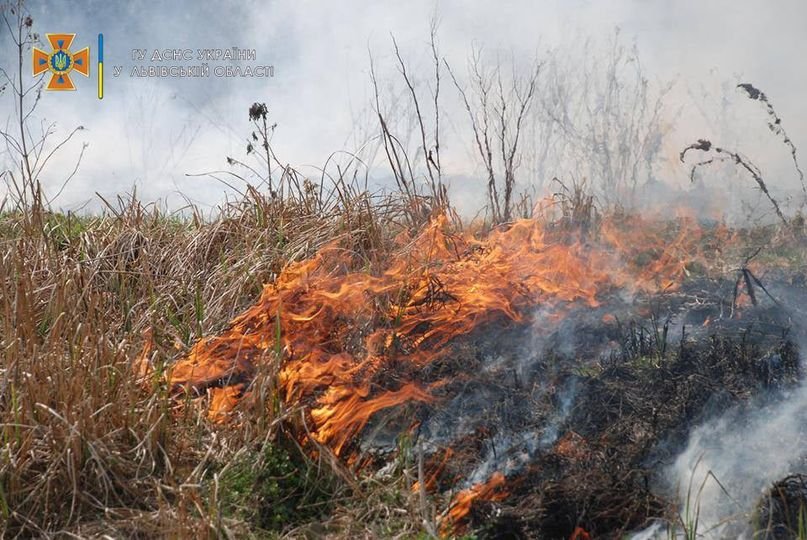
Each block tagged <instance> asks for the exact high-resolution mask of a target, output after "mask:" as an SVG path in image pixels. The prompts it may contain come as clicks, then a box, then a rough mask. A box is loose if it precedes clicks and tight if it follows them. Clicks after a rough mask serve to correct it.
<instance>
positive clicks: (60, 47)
mask: <svg viewBox="0 0 807 540" xmlns="http://www.w3.org/2000/svg"><path fill="white" fill-rule="evenodd" d="M45 36H46V37H47V38H48V41H49V42H50V46H51V49H52V52H51V53H50V54H48V53H46V52H45V51H43V50H42V49H37V48H36V47H34V53H33V63H34V76H37V75H40V74H41V73H44V72H45V71H50V72H51V77H50V82H48V85H47V86H46V87H45V88H47V89H48V90H75V89H76V87H75V85H74V84H73V81H72V80H71V79H70V73H71V72H72V71H77V72H79V73H81V74H82V75H84V76H85V77H89V76H90V48H89V47H84V48H83V49H81V50H80V51H78V52H76V53H71V52H70V45H72V44H73V38H75V37H76V34H45Z"/></svg>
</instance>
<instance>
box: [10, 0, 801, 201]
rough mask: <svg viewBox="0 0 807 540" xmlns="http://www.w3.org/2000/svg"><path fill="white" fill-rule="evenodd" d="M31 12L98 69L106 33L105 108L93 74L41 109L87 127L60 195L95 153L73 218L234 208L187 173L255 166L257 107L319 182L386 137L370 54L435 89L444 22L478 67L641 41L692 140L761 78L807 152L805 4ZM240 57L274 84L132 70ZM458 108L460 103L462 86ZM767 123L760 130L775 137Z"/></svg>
mask: <svg viewBox="0 0 807 540" xmlns="http://www.w3.org/2000/svg"><path fill="white" fill-rule="evenodd" d="M29 6H30V8H31V11H32V13H33V18H34V28H35V30H36V31H38V32H40V33H41V34H44V33H45V32H75V33H77V34H78V35H77V38H76V43H75V46H74V49H77V48H79V47H81V46H84V45H90V46H91V48H92V49H93V52H92V58H93V60H94V58H95V45H96V38H97V34H98V33H99V32H103V33H104V36H105V40H106V46H105V65H106V71H105V76H106V77H105V80H106V90H105V97H104V99H103V101H99V100H98V99H97V98H96V93H95V84H96V82H95V81H96V79H95V72H94V71H95V66H94V65H93V66H92V69H93V73H92V77H91V78H90V79H84V78H83V77H80V76H78V75H74V79H75V80H76V84H77V86H78V91H76V92H70V93H64V92H59V93H57V92H45V93H44V95H43V97H42V101H41V104H40V107H39V108H38V110H37V114H38V120H41V119H42V118H45V119H47V120H50V121H55V122H56V123H57V125H58V128H59V129H61V130H67V129H69V128H71V127H74V126H77V125H83V126H85V127H86V131H84V132H83V133H81V137H80V138H77V139H76V145H73V147H72V148H69V149H67V150H66V151H65V152H63V153H62V154H61V159H60V160H59V161H58V163H55V165H57V166H58V167H60V168H53V169H51V170H50V172H49V173H47V174H46V175H45V177H44V178H43V180H44V182H45V184H46V188H51V189H55V188H54V186H58V185H59V184H61V179H62V178H63V176H64V174H63V173H64V170H65V169H66V168H68V167H69V163H70V159H72V158H74V157H75V155H76V153H77V151H78V148H79V146H80V144H81V143H82V142H86V143H88V145H89V146H88V148H87V151H86V154H85V158H84V162H83V164H82V167H81V169H80V171H79V174H78V175H77V176H76V177H75V178H74V180H73V181H72V182H71V183H70V184H69V185H68V186H67V189H66V190H65V191H64V193H63V195H62V196H61V197H60V199H59V200H58V203H59V204H60V205H62V206H64V207H75V206H76V205H79V204H80V203H82V202H83V201H87V200H90V199H92V198H93V197H94V195H93V193H94V192H95V191H98V192H100V193H102V194H104V195H113V194H115V193H117V192H120V191H126V190H129V189H130V188H131V187H132V186H133V185H136V186H137V189H138V192H139V194H140V195H141V196H143V197H144V198H147V199H155V198H162V199H165V200H168V201H169V203H170V204H171V205H177V204H179V202H180V201H181V199H179V198H178V197H177V196H176V193H177V192H182V193H185V194H186V195H187V196H189V197H190V198H191V199H192V200H194V201H197V202H200V203H203V204H207V205H210V204H215V203H217V202H219V201H221V200H222V198H223V194H224V191H225V189H226V188H225V187H224V186H222V185H221V184H220V183H218V182H216V181H214V180H212V179H208V178H193V177H187V176H186V174H189V173H190V174H192V173H200V172H204V171H210V170H215V169H221V168H225V167H226V163H225V156H227V155H233V156H236V157H241V156H242V155H243V148H244V145H245V138H246V136H247V135H248V133H249V130H250V128H249V124H248V120H247V108H248V107H249V105H250V104H251V103H252V102H254V101H265V102H267V103H268V105H269V107H270V114H271V117H272V119H273V121H275V122H277V124H278V127H277V131H276V134H275V139H274V143H275V149H276V152H277V154H278V155H279V157H280V159H281V160H283V161H285V162H289V163H291V164H293V165H296V166H299V167H301V168H302V170H304V171H308V172H310V173H311V174H316V175H317V176H318V173H317V172H316V169H315V168H314V167H311V168H306V166H309V165H311V166H321V165H322V164H323V163H324V162H325V160H326V159H327V157H328V155H329V154H330V153H331V152H333V151H335V150H340V149H348V150H352V149H355V148H357V147H358V146H360V145H361V144H362V142H363V141H364V140H365V139H366V138H367V137H368V136H371V135H373V134H375V131H374V125H373V124H372V123H371V122H370V120H371V119H372V116H371V115H370V114H369V112H370V109H369V108H368V107H369V104H370V97H371V86H370V83H369V76H368V71H369V69H368V66H369V61H368V58H369V53H368V51H372V53H373V56H374V58H375V62H376V66H377V67H378V69H379V71H380V72H381V75H382V83H383V84H386V81H387V77H388V78H389V80H392V76H393V75H394V73H395V71H394V68H395V66H394V63H393V61H394V57H393V56H392V55H391V47H390V34H391V33H392V34H394V35H395V36H396V38H397V39H398V42H399V45H400V46H401V50H402V51H403V52H404V54H405V55H406V56H407V58H408V59H409V60H410V61H411V63H412V68H413V70H414V72H415V73H423V77H424V78H425V77H426V73H427V70H428V69H431V68H430V66H429V65H428V62H427V60H428V56H427V53H428V49H427V45H428V35H429V22H430V19H431V18H432V17H433V16H435V15H436V17H437V19H438V20H439V34H438V40H439V44H440V49H441V53H442V54H443V55H444V56H445V57H446V58H447V59H449V61H450V62H452V64H454V65H457V66H463V65H464V64H465V59H466V58H467V56H468V53H469V51H470V50H471V47H472V46H473V45H481V46H484V47H485V48H486V49H487V50H493V51H502V52H503V54H506V55H512V56H513V57H515V58H517V59H520V58H523V59H527V58H529V57H531V56H532V55H534V54H535V53H536V51H539V50H545V49H547V48H553V47H560V48H563V47H573V46H574V45H575V41H577V40H580V39H582V38H584V37H593V38H594V39H595V40H598V39H599V40H603V42H604V40H607V39H608V37H609V36H611V35H612V34H613V32H614V29H615V27H617V26H618V27H619V28H620V29H621V33H620V35H621V36H622V39H623V40H624V41H625V43H626V44H630V43H631V42H632V41H634V40H635V42H636V44H637V47H638V51H639V54H640V58H641V60H642V63H643V66H644V70H645V74H646V75H647V76H648V77H649V78H650V79H651V80H652V81H664V80H669V79H673V78H675V79H677V81H678V86H677V89H676V90H675V92H674V93H673V94H672V96H671V100H672V101H673V104H672V105H673V108H676V107H679V108H680V111H681V116H679V117H678V118H677V119H676V120H675V122H676V128H675V129H676V130H678V138H679V140H680V141H686V140H687V138H688V137H691V136H693V135H696V134H697V133H696V131H695V128H694V127H692V126H701V123H699V122H695V121H694V120H692V118H693V117H694V116H695V115H696V111H697V106H696V105H697V104H693V103H692V102H691V100H692V99H693V96H699V95H700V96H701V97H703V100H704V101H703V103H704V104H708V105H706V106H712V105H714V104H720V103H721V100H724V96H722V95H721V93H720V90H721V84H723V85H724V86H726V88H732V87H733V85H735V84H736V83H737V82H745V81H753V82H754V83H755V84H756V85H757V86H759V87H760V88H762V89H764V90H765V91H766V92H767V94H768V96H769V97H770V99H771V100H772V101H773V103H774V104H775V106H776V107H777V110H778V111H779V113H780V115H781V116H782V117H783V118H784V119H785V126H786V127H787V128H788V129H789V131H790V132H791V135H792V136H793V139H794V141H795V143H796V144H797V145H800V146H801V147H803V148H807V122H805V120H807V100H805V99H804V95H805V92H804V88H805V85H806V84H807V62H805V61H804V51H807V2H805V1H804V0H778V1H772V2H764V3H763V2H752V1H750V0H712V1H710V0H676V1H668V0H618V1H605V0H600V1H586V0H542V1H527V0H509V1H498V2H489V3H488V2H478V1H477V2H470V1H460V0H445V1H435V0H414V1H409V2H382V1H378V0H375V1H369V0H368V1H361V0H354V1H351V2H333V1H330V2H328V1H324V0H323V1H300V0H276V1H271V0H270V1H257V0H252V1H245V2H223V1H192V2H191V1H188V2H181V1H176V2H164V3H163V2H160V3H158V2H149V1H145V0H132V1H129V2H109V1H105V0H86V1H71V2H69V3H68V2H42V1H39V2H37V1H31V2H29ZM232 46H236V47H242V48H247V49H255V51H256V55H257V58H256V61H255V62H249V63H251V64H257V65H272V66H273V67H274V77H273V78H265V79H260V78H256V79H252V80H250V79H228V78H216V77H209V78H205V79H193V78H186V79H181V78H160V79H154V78H151V79H150V78H132V77H131V76H130V72H131V68H132V66H133V65H135V64H137V65H141V64H142V65H149V62H133V61H132V59H131V50H132V49H133V48H142V49H148V50H149V55H150V54H151V51H152V50H154V49H165V48H180V49H184V48H191V49H194V50H196V49H200V48H227V47H232ZM0 50H2V54H0V62H3V65H4V66H7V65H9V62H10V60H11V58H10V53H11V47H10V41H9V40H8V37H7V36H5V35H4V36H3V41H2V49H0ZM188 63H189V64H198V63H199V62H197V61H195V60H194V61H192V62H188ZM116 65H117V66H122V67H123V71H122V73H121V75H120V77H118V78H115V77H113V76H112V75H113V66H116ZM155 65H157V64H155ZM210 65H211V69H212V67H213V65H218V64H213V63H211V64H210ZM702 90H705V91H706V93H707V94H708V95H704V94H703V93H702ZM445 96H446V97H445V99H446V100H454V101H456V92H452V91H451V89H450V88H449V87H446V89H445ZM724 105H725V103H724ZM732 106H734V105H732ZM743 106H744V105H742V104H741V103H740V104H737V105H736V107H738V108H737V111H738V112H739V116H740V117H744V115H745V116H748V115H753V113H752V112H749V111H752V109H753V107H752V108H751V109H743V108H741V107H743ZM447 108H448V110H449V112H450V111H451V107H450V106H449V107H447ZM12 110H13V109H12V102H11V100H10V96H9V95H8V92H6V93H5V94H3V95H0V118H3V119H5V118H6V117H8V116H9V115H10V114H11V112H12ZM760 118H761V117H760V116H756V117H754V121H755V122H756V123H757V125H762V126H763V130H762V131H764V121H763V123H762V124H759V122H760ZM466 120H467V119H466V118H465V117H464V116H463V115H454V116H453V117H452V116H449V117H448V118H447V119H446V127H447V130H449V131H448V133H449V134H450V135H451V134H452V133H453V135H452V136H453V137H456V139H455V140H454V142H453V143H452V144H453V145H454V150H455V153H454V159H453V160H450V167H451V168H452V170H451V171H448V172H449V173H451V174H455V175H460V176H462V177H463V178H465V177H473V176H474V175H475V174H476V173H478V167H477V165H476V164H474V163H473V162H472V154H471V153H469V152H468V151H467V148H468V146H467V145H468V143H469V142H470V139H469V138H468V137H467V135H468V132H467V125H466ZM691 120H692V122H690V121H691ZM671 121H672V120H671ZM738 126H739V131H742V129H743V128H742V124H739V125H738ZM688 129H689V130H690V131H687V130H688ZM447 137H448V135H447ZM466 156H467V158H468V159H467V160H466V159H465V157H466ZM377 174H378V175H383V173H381V172H378V173H377Z"/></svg>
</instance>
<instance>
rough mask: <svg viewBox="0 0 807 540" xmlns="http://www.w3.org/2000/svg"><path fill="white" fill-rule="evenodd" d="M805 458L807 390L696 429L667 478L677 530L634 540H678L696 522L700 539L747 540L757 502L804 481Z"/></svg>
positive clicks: (804, 386)
mask: <svg viewBox="0 0 807 540" xmlns="http://www.w3.org/2000/svg"><path fill="white" fill-rule="evenodd" d="M802 364H804V361H803V360H802ZM805 457H807V383H804V382H802V383H801V384H800V385H799V386H798V387H796V388H794V389H790V390H787V391H783V392H782V393H781V394H780V395H777V396H775V397H774V398H768V399H766V400H765V401H764V402H757V403H756V404H754V403H752V404H750V405H748V406H746V407H743V408H734V409H731V410H729V411H727V412H726V413H724V414H723V415H721V416H720V417H718V418H716V419H713V420H710V421H708V422H706V423H705V424H703V425H701V426H699V427H698V428H696V429H695V430H694V431H693V432H692V433H691V434H690V437H689V442H688V444H687V446H686V448H685V450H684V451H683V452H681V454H680V455H679V456H678V457H677V458H676V460H675V462H674V463H673V465H672V466H671V467H670V469H669V471H668V474H669V477H670V481H671V482H672V483H673V485H675V486H676V489H677V496H678V511H679V521H678V523H676V524H675V525H674V526H672V527H665V526H664V525H662V524H661V523H656V524H653V525H652V526H651V527H649V528H647V529H645V530H644V531H641V532H639V533H637V534H636V535H634V537H633V538H634V540H637V539H643V540H650V539H664V538H666V539H668V538H684V537H685V529H686V528H689V529H690V531H691V530H692V529H693V528H694V525H695V523H696V522H697V533H698V537H699V538H714V539H717V538H751V537H752V534H753V531H752V530H751V523H752V521H753V518H754V512H755V509H756V505H757V504H758V503H759V501H760V499H761V497H762V496H763V494H764V493H765V492H766V491H767V489H768V488H770V487H771V485H772V484H773V483H774V482H776V481H778V480H781V479H782V478H784V477H785V476H788V475H789V474H793V473H797V472H802V473H803V472H804V470H803V465H804V459H805ZM799 467H802V468H801V469H800V468H799Z"/></svg>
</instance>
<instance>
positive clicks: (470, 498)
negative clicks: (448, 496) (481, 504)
mask: <svg viewBox="0 0 807 540" xmlns="http://www.w3.org/2000/svg"><path fill="white" fill-rule="evenodd" d="M504 483H505V478H504V475H503V474H502V473H500V472H496V473H493V475H491V477H490V478H489V479H488V480H487V482H483V483H481V484H476V485H474V486H472V487H470V488H468V489H464V490H462V491H460V492H459V493H457V494H456V495H455V496H454V499H453V500H452V501H451V505H450V506H449V510H448V514H447V515H446V516H445V518H444V519H443V520H442V521H441V522H440V532H441V534H443V535H447V534H448V533H449V532H458V531H457V527H458V526H459V525H458V524H460V523H461V522H462V521H463V520H464V519H465V517H466V516H467V515H468V513H469V512H470V511H471V505H472V504H473V502H474V501H477V500H480V501H501V500H504V499H505V497H507V492H506V491H503V490H502V489H501V488H502V486H504Z"/></svg>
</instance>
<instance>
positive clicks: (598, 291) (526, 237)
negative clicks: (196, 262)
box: [170, 216, 702, 455]
mask: <svg viewBox="0 0 807 540" xmlns="http://www.w3.org/2000/svg"><path fill="white" fill-rule="evenodd" d="M600 229H601V232H600V234H599V237H598V238H596V239H592V238H588V237H586V236H584V235H582V234H576V233H573V232H569V231H568V230H564V229H563V228H562V227H555V226H553V225H552V224H551V223H549V224H547V223H546V222H544V221H540V220H538V219H525V220H520V221H517V222H515V223H513V224H511V225H510V226H509V227H508V228H506V229H500V230H495V231H494V232H492V233H491V234H489V235H488V236H487V237H486V238H484V239H481V240H480V239H477V238H474V237H472V236H470V235H469V234H458V233H454V232H452V229H451V226H450V224H449V222H448V220H447V219H446V218H444V217H440V218H437V219H435V220H434V221H433V222H432V223H431V224H430V226H428V227H427V228H426V229H425V230H424V231H423V232H421V233H420V234H419V235H417V236H415V237H413V238H412V237H408V236H405V235H402V236H401V237H400V238H399V239H398V240H397V249H396V251H395V255H394V256H392V257H390V258H389V260H388V261H386V264H385V265H384V266H382V267H380V268H373V269H372V270H371V269H367V268H366V267H365V268H363V269H360V270H355V269H352V268H356V267H357V266H358V265H357V261H356V257H355V256H353V255H351V254H350V253H348V252H346V251H344V250H341V249H339V248H338V246H336V245H329V246H326V247H325V248H323V249H321V250H320V251H319V252H318V253H317V254H316V255H315V256H314V257H312V258H310V259H307V260H304V261H301V262H296V263H293V264H290V265H289V266H288V267H287V268H285V270H284V271H283V272H281V274H280V275H279V277H278V278H277V280H276V282H275V283H272V284H269V285H266V286H265V287H264V289H263V293H262V295H261V297H260V299H259V301H258V302H257V303H256V304H255V305H254V306H252V307H250V308H249V309H247V310H246V311H245V312H244V313H242V314H241V315H239V316H238V317H236V318H235V319H234V320H233V321H232V322H231V323H230V325H229V327H228V328H227V330H226V331H224V332H223V333H222V334H220V335H218V336H214V337H210V338H205V339H202V340H200V341H199V342H197V343H196V344H195V346H194V347H193V348H192V349H191V350H190V352H189V353H188V355H187V356H186V357H185V358H183V359H181V360H180V361H179V362H177V363H176V365H175V366H174V368H173V370H172V372H171V375H170V381H171V383H172V386H173V388H175V389H176V390H180V389H186V390H191V391H194V392H196V393H197V395H202V394H204V393H209V394H210V396H211V399H210V402H209V411H210V417H211V418H212V419H213V420H216V421H223V420H225V419H226V418H227V417H228V415H229V413H230V412H231V411H232V410H233V408H234V407H235V406H236V405H237V403H238V401H239V399H240V398H241V396H242V395H243V393H244V392H246V391H248V388H249V383H250V381H251V379H252V378H253V376H254V374H255V371H256V368H257V367H258V365H259V364H260V363H261V362H263V361H266V359H267V358H269V357H273V358H274V357H277V356H280V357H281V358H282V364H281V369H280V374H279V387H280V390H281V392H282V397H283V399H284V400H285V401H286V402H287V403H289V404H295V403H299V404H303V405H305V406H306V407H307V410H308V414H309V418H310V421H311V426H310V427H311V433H312V436H313V437H314V439H315V440H316V441H318V442H320V443H323V444H326V445H328V446H330V447H331V448H332V450H333V451H334V452H335V453H336V454H337V455H342V454H344V453H346V452H349V450H348V448H349V446H350V444H351V442H352V441H353V440H354V438H355V436H356V435H357V434H358V433H360V432H361V431H362V429H363V428H364V427H365V426H366V425H367V423H368V422H369V421H370V419H371V418H372V417H373V415H374V414H375V413H377V412H379V411H381V410H384V409H387V408H389V407H393V406H397V405H400V404H404V403H408V402H420V403H430V402H433V401H434V400H435V397H434V395H433V391H434V390H435V388H436V387H438V386H439V385H440V384H442V383H441V381H428V380H426V379H425V378H424V377H422V376H420V373H423V372H424V369H423V368H425V367H426V366H428V365H430V364H433V363H434V362H435V361H437V360H439V359H440V358H443V357H444V356H445V355H446V354H447V352H448V349H447V348H446V347H444V346H445V345H446V344H447V343H449V342H450V341H451V340H453V339H455V338H456V337H458V336H461V335H465V334H468V333H470V332H472V331H473V330H474V329H476V328H479V327H480V326H482V325H485V324H486V323H490V322H493V321H497V320H505V321H508V320H509V321H511V322H513V323H525V322H527V321H528V320H529V317H530V315H531V314H532V313H533V312H534V310H535V309H536V308H537V307H541V308H542V309H543V310H546V311H547V312H548V313H549V315H550V319H551V318H552V317H555V318H560V317H562V316H563V314H564V313H565V312H566V310H568V309H569V308H570V307H571V306H572V305H576V304H577V305H587V306H590V307H596V306H598V305H599V304H600V302H601V301H602V299H603V297H604V296H605V295H607V294H608V293H609V292H611V291H614V290H617V289H619V290H625V291H628V292H630V293H640V292H656V291H659V290H669V289H672V288H675V287H676V286H677V285H678V284H679V283H680V281H681V280H682V278H683V277H684V275H685V273H686V265H687V264H688V263H689V262H690V261H692V260H694V259H699V260H700V259H702V257H701V256H700V252H699V250H698V241H699V238H700V235H701V231H700V229H699V228H698V227H697V225H696V223H695V221H694V220H692V219H688V218H683V219H680V220H678V221H676V222H674V223H673V224H672V225H671V224H668V223H661V222H653V221H648V220H644V219H642V218H639V217H626V216H621V217H619V218H612V219H608V220H604V221H603V222H602V224H601V227H600Z"/></svg>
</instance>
